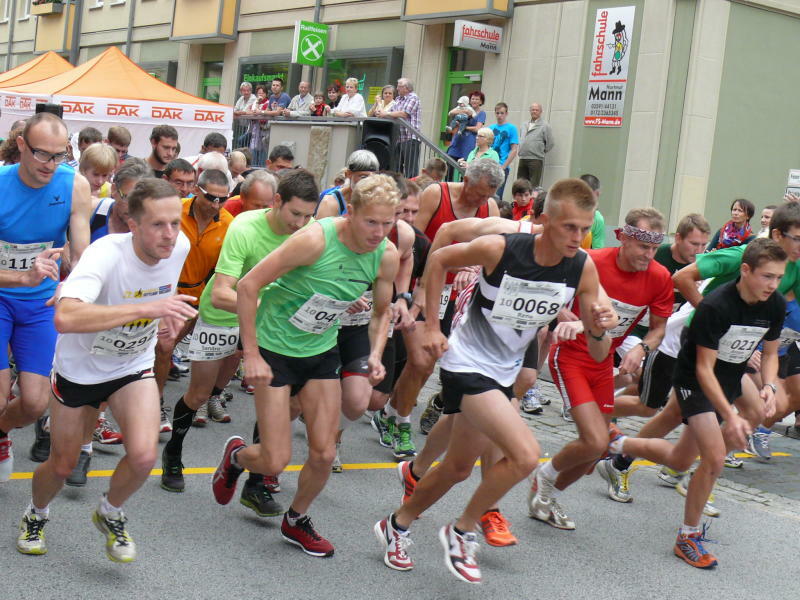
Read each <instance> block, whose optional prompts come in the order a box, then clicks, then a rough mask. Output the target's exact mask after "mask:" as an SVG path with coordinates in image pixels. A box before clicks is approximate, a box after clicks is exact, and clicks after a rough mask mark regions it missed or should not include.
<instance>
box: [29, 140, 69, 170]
mask: <svg viewBox="0 0 800 600" xmlns="http://www.w3.org/2000/svg"><path fill="white" fill-rule="evenodd" d="M22 139H23V141H24V142H25V145H26V146H27V147H28V150H30V151H31V154H33V158H34V159H35V160H36V161H38V162H40V163H42V164H45V165H46V164H47V163H49V162H50V161H51V160H52V161H53V163H54V164H56V165H60V164H61V163H63V162H64V161H65V160H67V153H66V151H65V152H56V153H55V154H54V153H52V152H47V151H46V150H40V149H39V148H34V147H33V146H31V145H30V143H29V142H28V140H26V139H25V138H24V137H23V138H22Z"/></svg>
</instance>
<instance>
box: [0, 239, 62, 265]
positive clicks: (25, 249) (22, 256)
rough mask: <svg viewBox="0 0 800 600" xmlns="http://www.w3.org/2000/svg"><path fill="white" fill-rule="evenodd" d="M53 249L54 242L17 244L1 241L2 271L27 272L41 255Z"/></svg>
mask: <svg viewBox="0 0 800 600" xmlns="http://www.w3.org/2000/svg"><path fill="white" fill-rule="evenodd" d="M52 247H53V242H36V243H34V244H15V243H13V242H4V241H2V240H0V269H2V270H4V271H27V270H28V269H30V268H31V267H32V266H33V261H34V259H35V258H36V257H37V256H38V255H39V254H41V253H42V252H44V251H45V250H47V249H49V248H52Z"/></svg>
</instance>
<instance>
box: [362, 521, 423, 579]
mask: <svg viewBox="0 0 800 600" xmlns="http://www.w3.org/2000/svg"><path fill="white" fill-rule="evenodd" d="M372 529H373V531H374V532H375V537H377V538H378V541H379V542H380V543H381V545H382V546H383V547H384V549H385V550H386V551H385V552H384V553H383V563H384V564H385V565H386V566H387V567H389V568H390V569H394V570H396V571H410V570H411V569H413V568H414V561H413V560H411V557H410V556H409V555H408V553H407V552H406V549H407V548H408V547H409V546H410V545H411V544H412V542H411V537H409V534H408V531H403V532H400V531H398V530H397V529H395V528H394V527H392V517H391V515H389V516H388V517H387V518H385V519H381V520H380V521H378V522H377V523H375V527H373V528H372Z"/></svg>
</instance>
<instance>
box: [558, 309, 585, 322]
mask: <svg viewBox="0 0 800 600" xmlns="http://www.w3.org/2000/svg"><path fill="white" fill-rule="evenodd" d="M556 318H557V319H558V322H559V323H563V322H564V321H580V317H578V315H576V314H575V313H574V312H572V311H571V310H570V309H568V308H562V309H561V310H560V311H558V314H557V315H556Z"/></svg>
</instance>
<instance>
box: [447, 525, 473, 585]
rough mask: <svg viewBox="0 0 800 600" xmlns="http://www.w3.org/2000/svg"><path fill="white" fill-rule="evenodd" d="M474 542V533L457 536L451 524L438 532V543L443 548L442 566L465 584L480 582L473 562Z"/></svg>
mask: <svg viewBox="0 0 800 600" xmlns="http://www.w3.org/2000/svg"><path fill="white" fill-rule="evenodd" d="M476 540H477V536H476V535H475V533H474V532H471V531H470V532H465V533H464V534H463V535H462V534H459V533H457V532H456V530H455V527H453V525H452V524H451V525H445V526H444V527H442V528H441V529H440V530H439V541H440V542H441V543H442V547H444V564H445V565H446V566H447V569H448V570H449V571H450V572H451V573H452V574H453V575H455V576H456V577H458V578H459V579H460V580H461V581H465V582H466V583H480V582H481V570H480V568H479V567H478V562H477V561H476V560H475V554H476V553H477V552H478V542H477V541H476Z"/></svg>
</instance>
